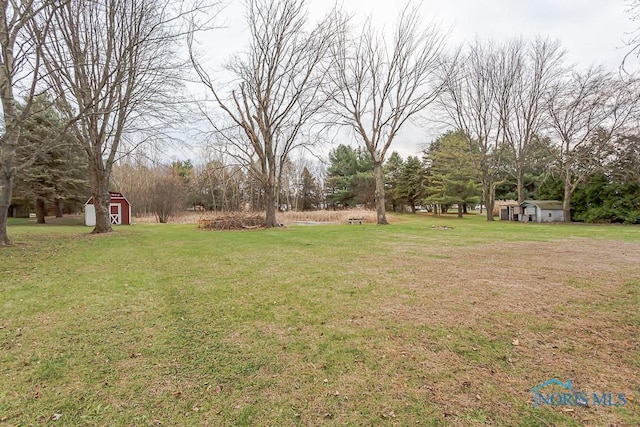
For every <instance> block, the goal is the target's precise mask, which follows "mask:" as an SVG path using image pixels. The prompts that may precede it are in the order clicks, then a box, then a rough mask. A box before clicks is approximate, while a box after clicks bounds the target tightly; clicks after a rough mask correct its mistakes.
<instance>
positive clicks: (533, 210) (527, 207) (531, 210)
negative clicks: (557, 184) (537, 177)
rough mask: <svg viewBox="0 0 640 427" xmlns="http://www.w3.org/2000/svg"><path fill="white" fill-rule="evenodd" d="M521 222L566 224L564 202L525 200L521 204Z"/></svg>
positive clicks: (519, 217)
mask: <svg viewBox="0 0 640 427" xmlns="http://www.w3.org/2000/svg"><path fill="white" fill-rule="evenodd" d="M518 220H519V221H521V222H564V210H563V209H562V202H561V201H558V200H525V201H524V202H522V203H520V215H519V216H518Z"/></svg>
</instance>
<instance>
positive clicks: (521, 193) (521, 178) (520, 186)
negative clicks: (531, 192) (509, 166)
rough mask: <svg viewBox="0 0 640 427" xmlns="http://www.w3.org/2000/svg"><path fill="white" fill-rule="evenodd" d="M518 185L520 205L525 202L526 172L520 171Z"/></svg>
mask: <svg viewBox="0 0 640 427" xmlns="http://www.w3.org/2000/svg"><path fill="white" fill-rule="evenodd" d="M517 179H518V184H517V192H518V205H520V204H521V203H522V202H524V171H523V170H520V168H519V169H518V177H517Z"/></svg>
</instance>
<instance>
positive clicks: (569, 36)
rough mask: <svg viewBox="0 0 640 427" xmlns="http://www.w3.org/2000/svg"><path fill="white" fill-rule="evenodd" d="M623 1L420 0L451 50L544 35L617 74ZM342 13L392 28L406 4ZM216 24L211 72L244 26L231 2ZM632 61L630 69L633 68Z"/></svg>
mask: <svg viewBox="0 0 640 427" xmlns="http://www.w3.org/2000/svg"><path fill="white" fill-rule="evenodd" d="M627 2H628V0H448V1H446V0H423V1H418V2H417V3H418V4H420V8H421V12H422V16H423V18H424V19H425V20H426V21H431V20H433V21H435V22H437V23H439V24H440V26H441V27H442V29H443V30H445V31H447V32H448V33H449V39H448V40H449V44H450V45H451V46H456V45H460V44H461V43H464V42H468V41H472V40H474V39H475V38H480V39H493V40H495V41H502V40H507V39H510V38H516V37H523V38H533V37H535V36H538V35H541V36H549V37H551V38H552V39H558V40H560V42H561V43H562V46H563V47H564V48H565V49H566V51H567V59H568V61H569V63H575V64H577V65H578V66H579V67H588V66H590V65H593V64H603V65H604V66H605V67H607V68H609V69H611V70H617V69H618V67H619V66H620V64H621V62H622V60H623V58H624V56H625V54H626V53H627V51H628V48H626V47H625V40H628V39H629V37H630V33H631V32H632V31H633V30H634V29H635V27H636V25H640V24H638V23H634V22H633V21H631V20H630V16H629V13H628V12H627V10H626V9H627ZM308 4H309V8H310V15H311V17H312V18H313V17H318V18H319V17H320V16H321V15H322V14H323V13H324V12H326V11H327V8H329V7H330V6H331V4H332V3H331V2H330V1H327V0H308ZM338 4H341V5H342V8H343V9H344V10H345V11H347V12H349V13H352V14H353V15H354V18H355V19H356V20H357V21H358V20H359V21H361V20H363V19H364V18H366V17H367V16H371V17H372V19H373V20H374V22H375V23H376V25H379V26H385V27H387V28H392V27H393V25H394V22H395V18H396V17H397V15H398V11H399V10H400V9H401V8H402V7H403V5H405V4H406V2H405V1H399V0H342V2H338ZM218 22H219V23H221V24H223V25H224V28H220V29H217V30H214V31H211V32H208V33H207V34H206V35H204V39H202V40H201V41H202V42H203V47H204V46H206V51H207V56H208V58H207V59H206V62H207V63H209V64H210V65H211V66H212V67H214V68H217V67H219V66H220V65H221V64H222V63H224V62H225V61H226V60H227V59H228V58H229V56H230V55H231V54H232V53H233V52H235V51H238V50H242V47H243V46H246V44H247V33H246V23H245V18H244V10H243V8H242V6H241V2H240V1H238V0H231V1H230V3H229V5H228V6H227V7H226V8H225V9H224V10H223V11H222V12H221V14H220V17H219V19H218ZM637 64H638V63H637V61H635V62H632V63H631V64H630V65H631V66H632V67H633V68H634V69H635V68H637V67H638V65H637ZM438 133H439V131H437V130H435V129H434V128H431V129H419V128H417V127H415V126H412V127H411V128H410V129H409V130H408V131H405V132H402V133H401V134H400V135H398V138H397V140H396V141H395V142H394V145H393V146H392V151H393V150H394V149H395V150H397V151H399V152H400V154H402V155H403V157H406V156H407V155H410V154H417V153H418V152H419V151H420V149H421V148H422V146H423V145H424V142H426V141H425V139H432V138H433V137H434V136H435V135H437V134H438Z"/></svg>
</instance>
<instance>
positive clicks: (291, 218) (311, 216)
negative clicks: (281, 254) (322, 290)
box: [134, 209, 395, 225]
mask: <svg viewBox="0 0 640 427" xmlns="http://www.w3.org/2000/svg"><path fill="white" fill-rule="evenodd" d="M255 214H257V215H264V213H263V212H256V213H255ZM228 215H229V212H181V213H179V214H178V215H176V216H174V217H173V218H171V219H170V220H169V222H170V223H173V224H198V223H199V222H200V221H201V220H203V219H205V220H213V219H215V218H219V217H222V216H228ZM276 217H277V220H278V222H279V223H281V224H284V225H291V224H295V223H297V222H318V223H332V224H341V223H346V222H347V221H348V220H349V218H364V221H365V222H367V223H375V222H376V212H375V211H370V210H366V209H350V210H340V211H326V210H323V211H305V212H298V211H291V212H278V213H277V215H276ZM387 220H388V221H389V222H393V221H394V220H395V218H394V217H393V215H390V214H387ZM134 222H137V223H155V222H156V218H155V216H153V215H140V216H135V218H134Z"/></svg>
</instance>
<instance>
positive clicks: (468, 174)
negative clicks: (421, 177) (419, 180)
mask: <svg viewBox="0 0 640 427" xmlns="http://www.w3.org/2000/svg"><path fill="white" fill-rule="evenodd" d="M477 155H478V153H476V152H473V151H472V150H471V149H470V147H469V144H468V142H467V138H466V137H465V136H464V135H463V134H461V132H448V133H446V134H444V135H443V136H441V137H440V138H438V139H437V140H436V141H434V142H433V143H432V144H431V146H430V147H429V149H428V150H427V151H426V152H425V158H426V162H427V165H428V168H429V174H428V183H427V188H426V194H427V197H426V198H425V203H435V204H441V205H452V204H457V205H458V217H459V218H462V214H463V212H464V205H465V204H467V203H479V202H480V195H481V187H480V184H479V182H478V180H477V177H476V172H475V168H474V164H475V163H474V158H473V156H477Z"/></svg>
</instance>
